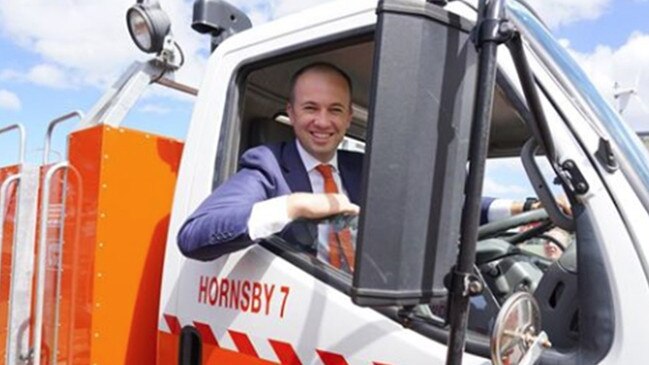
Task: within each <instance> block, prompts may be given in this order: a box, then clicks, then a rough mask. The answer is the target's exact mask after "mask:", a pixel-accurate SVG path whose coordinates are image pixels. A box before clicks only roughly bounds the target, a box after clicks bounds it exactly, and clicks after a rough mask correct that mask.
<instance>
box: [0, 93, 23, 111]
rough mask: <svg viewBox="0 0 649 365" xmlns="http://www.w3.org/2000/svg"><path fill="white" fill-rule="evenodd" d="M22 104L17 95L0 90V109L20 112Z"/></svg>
mask: <svg viewBox="0 0 649 365" xmlns="http://www.w3.org/2000/svg"><path fill="white" fill-rule="evenodd" d="M21 106H22V104H21V102H20V99H19V98H18V95H16V94H14V93H12V92H11V91H8V90H3V89H0V108H1V109H7V110H20V108H21Z"/></svg>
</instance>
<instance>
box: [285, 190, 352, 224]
mask: <svg viewBox="0 0 649 365" xmlns="http://www.w3.org/2000/svg"><path fill="white" fill-rule="evenodd" d="M286 205H287V209H288V217H289V218H290V219H297V218H307V219H318V218H323V217H327V216H331V215H334V214H349V215H358V213H359V212H360V207H359V206H358V205H356V204H354V203H352V202H350V201H349V199H348V198H347V196H345V195H344V194H313V193H293V194H291V195H289V196H288V199H287V204H286Z"/></svg>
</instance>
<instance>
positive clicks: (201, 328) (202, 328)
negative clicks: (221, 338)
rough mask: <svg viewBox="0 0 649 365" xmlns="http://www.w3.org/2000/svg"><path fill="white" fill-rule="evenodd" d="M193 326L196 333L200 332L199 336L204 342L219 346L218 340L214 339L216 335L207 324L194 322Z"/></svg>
mask: <svg viewBox="0 0 649 365" xmlns="http://www.w3.org/2000/svg"><path fill="white" fill-rule="evenodd" d="M194 326H195V327H196V330H197V331H198V333H200V334H201V338H202V339H203V341H204V342H206V343H208V344H210V345H216V346H217V347H218V346H219V342H218V341H217V340H216V337H214V332H212V328H211V327H210V325H209V324H206V323H201V322H194Z"/></svg>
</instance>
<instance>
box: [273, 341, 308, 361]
mask: <svg viewBox="0 0 649 365" xmlns="http://www.w3.org/2000/svg"><path fill="white" fill-rule="evenodd" d="M268 342H270V345H271V346H272V347H273V350H274V351H275V354H276V355H277V358H278V359H279V363H280V364H281V365H302V362H300V359H299V358H298V356H297V354H296V353H295V350H294V349H293V346H291V345H290V344H288V343H286V342H281V341H276V340H271V339H269V340H268Z"/></svg>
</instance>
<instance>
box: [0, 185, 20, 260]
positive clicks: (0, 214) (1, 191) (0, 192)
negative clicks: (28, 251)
mask: <svg viewBox="0 0 649 365" xmlns="http://www.w3.org/2000/svg"><path fill="white" fill-rule="evenodd" d="M19 181H20V174H15V175H11V176H9V177H8V178H7V179H6V180H5V181H3V182H2V185H0V245H2V243H3V242H4V241H3V239H4V226H5V225H4V222H5V204H7V202H6V199H7V192H8V191H9V186H10V185H11V183H13V182H16V183H19ZM16 197H18V194H16ZM17 208H18V206H16V211H18V209H17ZM15 240H16V237H15V234H14V239H13V241H15ZM13 245H14V242H12V243H11V247H13ZM0 272H2V261H0Z"/></svg>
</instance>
